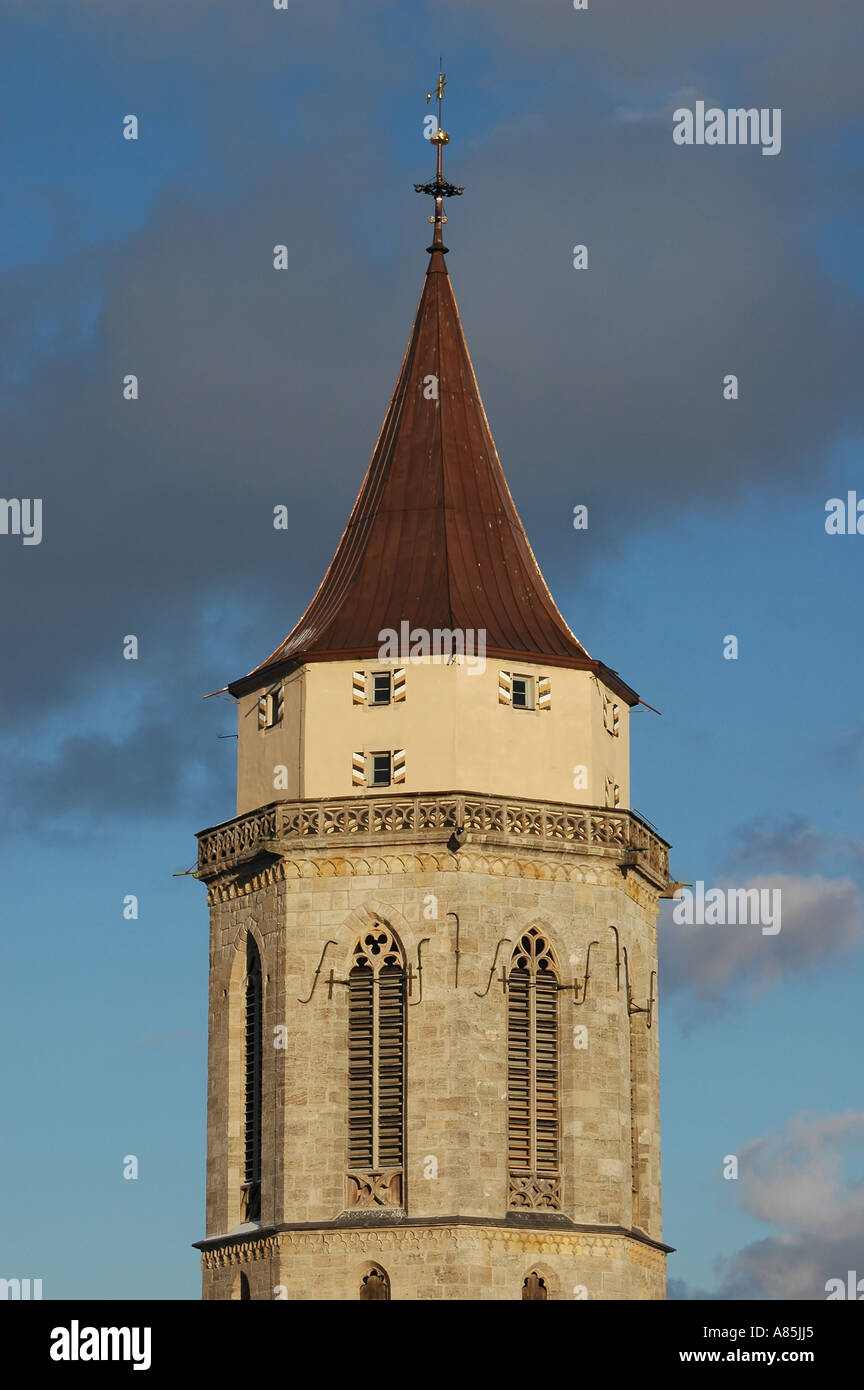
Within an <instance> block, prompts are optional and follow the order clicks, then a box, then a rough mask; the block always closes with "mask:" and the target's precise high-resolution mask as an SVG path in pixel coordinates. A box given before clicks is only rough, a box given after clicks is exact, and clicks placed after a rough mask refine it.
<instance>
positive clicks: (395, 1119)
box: [197, 76, 669, 1300]
mask: <svg viewBox="0 0 864 1390" xmlns="http://www.w3.org/2000/svg"><path fill="white" fill-rule="evenodd" d="M443 86H444V79H443V76H439V80H438V89H437V93H436V95H437V97H438V102H439V123H438V126H439V128H438V130H437V132H436V133H435V134H434V135H433V136H432V140H433V142H434V143H435V144H436V145H437V170H436V177H435V180H434V181H433V182H431V183H429V184H425V185H418V192H425V193H428V194H430V195H431V196H432V197H433V199H434V214H433V216H432V217H430V219H429V220H430V222H431V223H432V224H433V227H434V231H433V239H432V245H431V246H430V247H429V248H428V252H429V262H428V267H427V270H426V276H425V280H424V284H423V290H422V294H421V296H420V303H419V306H418V309H417V313H416V316H415V319H414V325H413V328H412V330H411V336H410V340H409V343H408V349H407V351H406V353H405V357H404V360H403V363H402V367H401V370H400V372H399V377H398V380H397V383H396V389H395V391H394V393H393V397H392V399H391V401H390V405H389V408H388V410H387V414H386V416H385V419H384V424H383V427H382V429H381V434H380V436H379V438H378V442H377V444H376V446H375V450H374V453H373V455H372V461H371V463H370V465H369V469H368V472H367V474H366V477H365V479H364V481H363V484H362V486H361V488H360V493H359V496H358V497H357V501H356V502H355V504H354V508H353V510H352V512H351V515H350V517H349V519H348V523H347V526H346V528H345V532H344V534H343V536H342V538H341V540H340V542H339V545H338V547H337V549H336V553H335V555H334V557H333V560H332V562H331V564H330V567H329V569H328V570H327V573H326V574H325V576H324V579H323V581H322V582H321V585H320V587H319V589H318V591H317V593H316V594H315V596H314V597H313V599H312V601H311V603H310V604H309V607H308V608H307V610H306V612H305V613H304V614H303V616H302V618H301V619H300V621H299V622H298V623H297V624H296V626H295V627H294V629H293V630H292V632H291V633H290V634H289V636H288V637H286V638H285V640H284V641H282V642H281V643H280V645H279V646H278V647H277V648H276V649H275V651H273V652H272V653H271V654H270V656H268V657H267V659H266V660H265V661H263V662H261V664H260V665H259V666H257V667H256V668H255V669H254V670H253V671H251V672H250V674H249V675H247V676H244V677H242V678H241V679H239V680H236V681H234V682H233V683H232V684H231V685H229V686H228V687H227V689H228V690H229V691H230V692H231V694H232V695H233V696H234V697H235V698H236V700H237V705H238V719H239V723H238V729H239V742H238V789H237V814H236V816H235V817H234V818H233V819H231V820H229V821H226V822H224V823H223V824H221V825H217V826H215V827H213V828H212V829H210V830H206V831H203V832H202V833H201V834H200V835H199V837H198V840H199V855H198V869H197V877H198V878H200V879H201V880H202V881H203V882H204V883H205V884H206V885H207V892H208V903H209V907H210V1005H209V1024H210V1043H209V1087H208V1133H207V1235H206V1238H205V1239H204V1240H202V1241H200V1242H199V1243H198V1248H199V1249H200V1250H201V1252H202V1265H203V1273H204V1297H205V1298H206V1299H231V1298H250V1299H274V1298H277V1299H278V1298H286V1299H314V1300H330V1299H348V1300H351V1299H364V1298H365V1299H390V1298H392V1299H547V1298H549V1299H573V1298H577V1299H578V1298H588V1299H662V1298H663V1297H664V1270H665V1256H666V1252H667V1249H668V1247H667V1246H665V1245H664V1244H663V1243H662V1232H661V1215H660V1124H659V1075H658V1048H657V1012H656V1010H657V936H656V919H657V908H658V897H659V896H661V895H663V894H664V893H666V892H667V891H668V882H669V875H668V848H669V847H668V845H667V843H666V842H665V841H664V840H662V839H661V838H660V837H659V835H658V834H657V833H656V831H655V830H654V829H653V828H652V827H651V826H650V825H649V824H647V823H646V822H645V821H644V820H642V819H641V818H640V817H639V816H638V815H636V814H635V812H633V811H632V810H631V809H630V785H629V771H628V769H629V732H630V731H629V714H630V710H631V708H632V707H633V706H634V705H636V704H637V703H638V698H639V697H638V696H637V695H636V694H635V692H634V691H633V690H631V689H630V687H629V686H628V685H626V684H625V682H624V681H623V680H622V679H621V677H620V676H619V675H618V674H617V673H616V672H615V671H614V670H611V669H610V668H609V667H607V666H605V665H604V664H603V663H602V662H601V661H598V660H596V659H594V658H592V657H590V656H589V655H588V653H587V651H586V650H585V648H584V647H583V646H582V645H581V643H580V642H579V641H578V640H577V639H576V637H575V636H574V635H573V633H572V632H571V630H570V628H569V627H568V625H567V623H566V622H565V621H564V618H563V617H562V615H561V614H560V612H559V611H558V608H557V607H556V604H555V602H554V600H553V598H552V596H551V594H550V592H549V590H548V588H547V587H546V584H545V581H544V579H543V576H542V574H541V573H540V570H539V568H538V565H537V562H536V560H535V558H534V555H533V552H532V550H531V547H530V545H529V543H528V539H527V537H526V535H525V531H524V529H523V527H522V523H521V521H520V519H519V515H518V513H517V511H516V508H515V505H514V503H513V499H512V497H511V495H510V492H509V489H508V487H507V482H506V480H505V477H504V473H503V471H502V468H501V464H500V462H499V459H498V454H497V452H496V448H495V444H494V441H493V439H492V435H491V433H490V430H489V425H488V422H487V419H486V415H485V412H484V409H483V403H482V401H481V399H480V393H479V390H478V387H477V382H476V379H475V376H474V370H473V367H472V365H471V359H470V357H469V354H468V348H467V346H466V342H465V338H464V335H463V331H462V325H461V323H460V319H459V312H458V309H457V307H456V301H455V298H454V295H453V289H452V286H451V283H450V278H449V275H448V270H447V264H446V259H445V257H446V253H447V247H446V246H445V245H444V238H443V228H444V223H445V222H446V221H447V219H446V217H445V216H444V212H443V208H444V199H445V198H448V197H451V196H454V195H457V194H460V193H461V192H462V190H461V189H460V188H455V187H454V186H453V185H452V184H449V183H447V182H445V180H444V177H443V172H442V151H443V146H444V145H445V144H446V143H447V142H448V137H447V135H446V134H445V132H444V131H443V129H441V123H440V101H441V96H442V93H443ZM515 346H516V345H515V344H514V350H515Z"/></svg>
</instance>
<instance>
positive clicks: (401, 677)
mask: <svg viewBox="0 0 864 1390" xmlns="http://www.w3.org/2000/svg"><path fill="white" fill-rule="evenodd" d="M405 680H406V672H405V667H404V666H397V668H396V670H395V671H394V672H393V703H394V705H398V704H401V702H402V701H403V700H404V699H405Z"/></svg>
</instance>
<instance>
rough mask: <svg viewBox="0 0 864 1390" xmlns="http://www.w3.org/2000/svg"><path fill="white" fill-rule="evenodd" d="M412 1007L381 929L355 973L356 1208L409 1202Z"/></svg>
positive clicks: (352, 1166) (359, 956) (351, 986)
mask: <svg viewBox="0 0 864 1390" xmlns="http://www.w3.org/2000/svg"><path fill="white" fill-rule="evenodd" d="M405 1005H406V997H405V967H404V961H403V956H402V950H401V947H400V946H399V943H398V942H397V940H396V938H395V936H394V935H393V933H392V932H391V931H390V930H389V929H388V928H387V927H385V926H383V924H379V925H377V926H376V927H374V928H373V929H372V931H371V932H369V933H367V934H366V935H364V936H363V937H362V938H361V940H360V941H359V942H358V943H357V946H356V947H355V949H354V964H353V966H352V968H351V971H350V972H349V976H348V1167H349V1173H348V1202H349V1205H353V1206H366V1207H374V1206H400V1205H401V1202H402V1174H403V1163H404V1134H405ZM367 1296H370V1295H367Z"/></svg>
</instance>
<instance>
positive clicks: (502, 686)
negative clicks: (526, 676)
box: [498, 671, 513, 705]
mask: <svg viewBox="0 0 864 1390" xmlns="http://www.w3.org/2000/svg"><path fill="white" fill-rule="evenodd" d="M498 703H499V705H511V704H512V703H513V681H512V679H511V676H510V672H509V671H499V672H498Z"/></svg>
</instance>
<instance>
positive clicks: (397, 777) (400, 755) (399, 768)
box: [393, 748, 405, 783]
mask: <svg viewBox="0 0 864 1390" xmlns="http://www.w3.org/2000/svg"><path fill="white" fill-rule="evenodd" d="M393 781H394V783H395V782H404V781H405V749H404V748H397V749H396V751H395V753H394V754H393Z"/></svg>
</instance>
